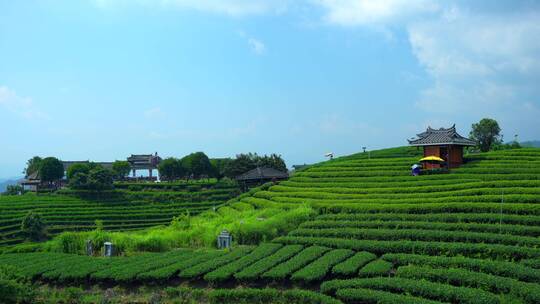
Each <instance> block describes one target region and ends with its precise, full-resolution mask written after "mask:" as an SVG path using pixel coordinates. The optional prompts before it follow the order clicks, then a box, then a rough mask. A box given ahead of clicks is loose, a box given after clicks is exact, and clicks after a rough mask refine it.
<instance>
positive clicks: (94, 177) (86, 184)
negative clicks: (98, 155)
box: [69, 166, 113, 191]
mask: <svg viewBox="0 0 540 304" xmlns="http://www.w3.org/2000/svg"><path fill="white" fill-rule="evenodd" d="M69 187H70V188H72V189H76V190H94V191H101V190H110V189H112V188H113V172H112V171H111V170H108V169H105V168H103V167H102V166H96V167H94V168H93V169H91V170H90V171H88V173H85V172H77V173H75V174H74V175H73V176H72V177H71V178H70V179H69Z"/></svg>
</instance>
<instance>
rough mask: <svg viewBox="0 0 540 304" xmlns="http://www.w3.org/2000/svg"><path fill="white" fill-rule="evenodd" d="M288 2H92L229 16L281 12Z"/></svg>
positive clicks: (97, 4)
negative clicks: (188, 10)
mask: <svg viewBox="0 0 540 304" xmlns="http://www.w3.org/2000/svg"><path fill="white" fill-rule="evenodd" d="M289 2H290V1H289V0H161V1H152V0H94V4H95V5H96V6H97V7H99V8H101V9H114V8H119V7H122V6H126V5H133V4H136V5H145V6H149V7H156V8H165V9H167V8H178V9H190V10H197V11H203V12H211V13H218V14H225V15H230V16H243V15H254V14H264V13H282V12H284V11H285V10H287V7H288V5H289Z"/></svg>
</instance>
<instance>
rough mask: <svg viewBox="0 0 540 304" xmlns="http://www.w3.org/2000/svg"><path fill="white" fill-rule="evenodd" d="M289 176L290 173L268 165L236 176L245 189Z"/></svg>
mask: <svg viewBox="0 0 540 304" xmlns="http://www.w3.org/2000/svg"><path fill="white" fill-rule="evenodd" d="M287 178H289V173H287V172H282V171H279V170H276V169H274V168H268V167H262V168H260V167H257V168H255V169H253V170H250V171H248V172H246V173H244V174H242V175H239V176H237V177H236V180H237V181H238V183H239V184H240V185H241V187H242V189H243V191H247V190H248V189H249V188H251V187H254V186H258V185H262V184H264V183H267V182H272V181H280V180H284V179H287Z"/></svg>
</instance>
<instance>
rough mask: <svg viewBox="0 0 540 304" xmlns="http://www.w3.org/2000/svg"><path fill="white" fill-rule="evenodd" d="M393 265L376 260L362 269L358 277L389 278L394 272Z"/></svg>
mask: <svg viewBox="0 0 540 304" xmlns="http://www.w3.org/2000/svg"><path fill="white" fill-rule="evenodd" d="M392 266H393V265H392V263H390V262H387V261H385V260H376V261H372V262H370V263H368V264H367V265H366V266H364V267H362V268H360V270H359V271H358V276H360V277H383V276H388V275H389V274H390V271H392Z"/></svg>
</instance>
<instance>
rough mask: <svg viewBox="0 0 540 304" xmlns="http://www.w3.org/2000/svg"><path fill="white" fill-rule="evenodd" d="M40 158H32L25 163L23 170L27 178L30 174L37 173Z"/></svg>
mask: <svg viewBox="0 0 540 304" xmlns="http://www.w3.org/2000/svg"><path fill="white" fill-rule="evenodd" d="M41 160H42V159H41V157H39V156H34V157H32V158H31V159H29V160H28V161H27V162H26V168H25V169H24V172H23V173H24V174H25V176H26V177H28V176H29V175H30V174H32V173H34V172H37V171H39V165H40V164H41Z"/></svg>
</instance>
